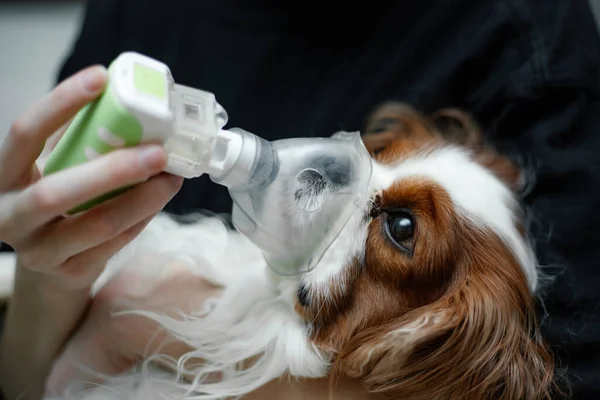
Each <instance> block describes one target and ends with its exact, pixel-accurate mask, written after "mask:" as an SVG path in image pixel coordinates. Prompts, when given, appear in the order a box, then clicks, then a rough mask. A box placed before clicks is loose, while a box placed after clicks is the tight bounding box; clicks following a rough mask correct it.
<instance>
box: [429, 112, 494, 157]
mask: <svg viewBox="0 0 600 400" xmlns="http://www.w3.org/2000/svg"><path fill="white" fill-rule="evenodd" d="M430 120H431V122H432V123H433V124H434V125H435V127H436V129H437V130H438V131H439V132H440V134H441V136H442V137H443V138H444V139H445V140H447V141H448V142H451V143H455V144H458V145H460V146H465V147H468V148H471V149H475V150H478V149H481V148H482V147H483V146H484V140H483V135H482V131H481V127H480V126H479V124H477V122H475V120H474V119H473V118H472V117H471V116H470V115H469V114H467V113H466V112H464V111H461V110H458V109H455V108H443V109H441V110H438V111H436V112H435V113H433V114H432V115H431V116H430Z"/></svg>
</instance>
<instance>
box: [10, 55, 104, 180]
mask: <svg viewBox="0 0 600 400" xmlns="http://www.w3.org/2000/svg"><path fill="white" fill-rule="evenodd" d="M107 77H108V74H107V71H106V68H104V67H103V66H93V67H89V68H86V69H84V70H82V71H80V72H79V73H77V74H75V75H73V76H71V77H69V78H67V79H65V80H64V81H63V82H61V83H60V84H59V85H58V86H57V87H56V88H54V90H52V91H51V92H50V93H48V94H47V95H46V96H44V97H43V98H42V99H41V100H39V101H38V102H37V103H36V104H34V105H32V106H31V107H29V108H28V109H27V110H26V111H25V112H24V113H23V114H21V116H19V117H18V118H17V119H16V120H15V122H14V123H13V124H12V126H11V129H10V131H9V133H8V135H7V137H6V139H5V141H4V144H3V145H2V147H0V183H1V186H3V189H7V188H10V185H11V183H12V182H14V181H15V180H16V179H18V178H19V177H21V176H23V174H24V173H26V172H27V171H29V170H30V169H31V166H32V165H33V164H34V163H35V160H36V159H37V158H38V157H39V155H40V153H41V152H42V149H43V148H44V144H45V142H46V139H47V138H48V137H50V136H51V135H52V134H53V133H54V132H55V131H56V130H58V129H59V128H60V127H61V126H63V125H64V124H66V123H67V122H68V121H69V120H70V119H71V118H73V117H74V116H75V114H77V112H78V111H79V110H80V109H81V108H83V107H84V106H85V105H86V104H87V103H89V102H90V101H92V100H94V99H95V98H97V97H98V95H99V94H100V93H102V91H103V90H104V87H105V85H106V81H107ZM6 186H7V187H6Z"/></svg>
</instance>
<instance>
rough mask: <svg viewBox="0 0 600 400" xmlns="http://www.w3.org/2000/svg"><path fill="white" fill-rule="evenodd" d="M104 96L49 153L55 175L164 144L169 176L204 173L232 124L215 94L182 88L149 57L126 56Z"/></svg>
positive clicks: (113, 69)
mask: <svg viewBox="0 0 600 400" xmlns="http://www.w3.org/2000/svg"><path fill="white" fill-rule="evenodd" d="M108 72H109V78H108V84H107V87H106V89H105V91H104V93H103V94H102V95H101V96H100V97H99V98H98V99H97V100H96V101H94V102H93V103H91V104H88V105H87V106H86V107H84V108H83V109H82V110H80V112H79V113H78V114H77V115H76V117H75V118H74V120H73V121H72V122H71V124H70V125H69V127H68V129H67V131H66V132H65V134H64V136H63V137H62V138H61V140H60V141H59V142H58V144H57V145H56V147H55V149H54V150H53V151H52V153H51V154H50V155H49V157H48V159H47V160H46V163H45V165H44V174H45V175H49V174H52V173H55V172H58V171H61V170H64V169H66V168H69V167H73V166H75V165H79V164H82V163H85V162H87V161H90V160H93V159H94V158H96V157H99V156H101V155H103V154H106V153H108V152H110V151H114V150H116V149H120V148H125V147H132V146H137V145H139V144H142V143H161V144H164V145H165V148H166V149H167V151H168V152H169V150H170V149H174V150H175V151H171V152H169V153H170V154H169V161H168V166H167V168H166V170H165V171H166V172H170V173H173V174H176V175H180V176H183V177H186V178H191V177H195V176H200V175H202V174H203V173H204V172H206V171H204V170H205V169H207V168H208V167H207V166H204V165H203V164H206V163H209V162H210V154H211V152H212V150H213V148H214V145H215V142H216V139H217V135H218V133H219V131H220V130H221V128H222V127H223V126H224V125H225V123H226V122H227V114H226V112H225V110H224V109H223V108H222V107H221V106H220V105H219V104H218V103H217V102H216V99H215V96H214V95H213V94H212V93H209V92H205V91H202V90H198V89H194V88H190V87H186V86H183V85H179V84H176V83H175V82H174V81H173V77H172V76H171V73H170V70H169V68H168V67H167V66H166V65H165V64H163V63H161V62H159V61H157V60H154V59H152V58H149V57H146V56H144V55H141V54H138V53H133V52H126V53H122V54H121V55H120V56H119V57H117V58H116V59H115V60H114V61H113V62H112V63H111V65H110V66H109V68H108ZM127 189H128V187H125V188H121V189H119V190H116V191H114V192H112V193H107V194H105V195H103V196H101V197H99V198H96V199H93V200H91V201H89V202H87V203H85V204H82V205H80V206H78V207H76V208H75V209H73V210H70V212H69V213H70V214H73V213H77V212H80V211H85V210H87V209H89V208H91V207H93V206H95V205H97V204H99V203H101V202H103V201H106V200H108V199H110V198H113V197H114V196H116V195H118V194H120V193H122V192H123V191H125V190H127Z"/></svg>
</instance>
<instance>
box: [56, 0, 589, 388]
mask: <svg viewBox="0 0 600 400" xmlns="http://www.w3.org/2000/svg"><path fill="white" fill-rule="evenodd" d="M126 50H132V51H138V52H141V53H144V54H146V55H149V56H151V57H154V58H157V59H159V60H161V61H163V62H165V63H167V64H168V65H169V66H170V68H171V70H172V73H173V75H174V77H175V80H176V81H177V82H179V83H182V84H186V85H190V86H194V87H197V88H201V89H206V90H209V91H212V92H213V93H215V95H216V96H217V99H218V101H219V102H220V103H221V104H222V105H223V106H224V107H225V109H226V110H227V112H228V113H229V116H230V122H229V123H228V125H227V126H229V127H233V126H237V127H241V128H244V129H246V130H249V131H251V132H254V133H256V134H258V135H260V136H263V137H265V138H267V139H271V140H272V139H279V138H284V137H296V136H313V135H315V136H328V135H330V134H332V133H333V132H335V131H337V130H340V129H344V130H360V129H362V127H363V124H364V122H365V118H366V117H367V115H368V114H369V112H370V111H371V110H372V109H373V108H374V107H375V106H377V105H378V104H379V103H381V102H383V101H386V100H399V101H404V102H407V103H410V104H411V105H413V106H415V107H417V108H419V109H421V110H423V111H425V112H428V111H433V110H435V109H438V108H440V107H445V106H450V107H460V108H463V109H465V110H467V111H469V112H471V113H472V114H474V116H475V117H476V118H477V119H478V121H479V122H480V123H481V125H482V126H483V127H484V129H485V131H486V135H487V136H488V138H490V139H491V140H492V141H494V142H495V143H496V144H497V145H498V146H499V147H500V149H501V150H504V151H507V152H509V153H511V154H516V155H518V156H519V157H520V159H522V160H525V161H527V162H528V163H529V165H535V166H536V168H537V185H536V186H535V187H534V189H533V190H532V191H531V192H530V193H529V194H528V195H527V197H526V203H527V206H528V207H529V208H530V210H531V212H532V215H533V220H534V222H535V224H533V227H532V229H533V231H534V234H535V235H536V239H537V241H536V246H537V251H538V254H539V257H540V261H541V262H542V264H543V265H547V266H548V268H549V270H550V272H552V273H557V272H560V274H559V275H558V276H557V277H556V279H555V281H554V283H553V284H552V285H551V286H550V287H549V288H548V289H547V291H546V295H545V307H546V310H547V311H548V313H549V315H548V316H547V317H546V318H545V319H544V321H543V322H544V324H543V328H544V334H545V336H546V338H547V339H548V340H549V341H550V342H551V344H552V345H553V348H554V351H555V352H557V356H558V358H559V362H560V363H561V365H563V366H567V367H568V372H569V377H570V378H571V379H570V380H571V385H572V386H573V388H574V389H575V393H574V394H575V398H590V399H591V398H600V356H598V354H600V314H599V312H600V289H599V288H600V268H599V267H598V263H599V262H600V240H599V235H600V234H599V233H598V232H600V211H599V210H600V41H599V38H598V34H597V31H596V27H595V24H594V21H593V17H592V14H591V11H590V9H589V5H588V2H587V1H585V0H568V1H561V0H554V1H551V0H545V1H544V0H483V1H482V0H453V1H449V0H429V1H424V0H423V1H408V0H406V1H392V2H382V1H371V2H368V3H364V2H356V3H354V5H353V3H352V2H343V3H337V2H324V1H320V2H315V1H312V0H310V1H303V2H284V1H267V0H252V1H241V0H202V1H199V0H194V1H192V0H189V1H187V0H171V1H160V0H89V1H88V4H87V8H86V13H85V21H84V24H83V28H82V30H81V33H80V35H79V38H78V40H77V42H76V44H75V46H74V48H73V51H72V53H71V55H70V56H69V57H68V59H67V60H66V62H65V64H64V66H63V68H62V69H61V71H60V79H63V78H65V77H66V76H68V75H70V74H73V73H75V72H76V71H77V70H79V69H81V68H83V67H86V66H88V65H90V64H93V63H103V64H105V65H108V64H109V63H110V62H111V61H112V60H113V59H114V58H115V57H116V56H117V55H118V54H119V53H120V52H122V51H126ZM230 208H231V199H230V198H229V196H228V194H227V192H226V190H225V189H224V188H222V187H220V186H217V185H215V184H213V183H212V182H211V181H210V180H209V179H208V178H207V177H201V178H198V179H194V180H188V181H186V182H185V184H184V186H183V189H182V190H181V192H180V193H179V194H178V195H177V196H176V197H175V198H174V199H173V200H172V201H171V202H170V203H169V205H168V207H167V210H169V211H171V212H175V213H187V212H191V211H194V210H198V209H209V210H211V211H214V212H219V213H220V212H229V211H230ZM594 354H596V355H594Z"/></svg>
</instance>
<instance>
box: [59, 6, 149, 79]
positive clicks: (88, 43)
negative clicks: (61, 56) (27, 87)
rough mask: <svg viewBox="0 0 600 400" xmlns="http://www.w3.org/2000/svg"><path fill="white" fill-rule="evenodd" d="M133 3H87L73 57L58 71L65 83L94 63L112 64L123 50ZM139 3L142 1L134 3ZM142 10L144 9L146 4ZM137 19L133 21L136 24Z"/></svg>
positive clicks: (71, 50)
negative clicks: (129, 6)
mask: <svg viewBox="0 0 600 400" xmlns="http://www.w3.org/2000/svg"><path fill="white" fill-rule="evenodd" d="M131 2H132V1H131V0H126V1H123V0H87V1H86V3H85V8H84V11H83V12H84V15H83V20H82V23H81V27H80V30H79V32H78V33H77V37H76V39H75V42H74V44H73V47H72V48H71V49H70V52H69V55H68V56H67V58H66V59H65V61H64V62H63V64H62V66H61V67H60V70H59V72H58V76H57V81H62V80H63V79H65V78H67V77H68V76H70V75H72V74H74V73H76V72H77V71H79V70H80V69H82V68H85V67H88V66H90V65H92V64H103V65H106V66H108V64H109V63H110V62H111V61H112V60H114V59H115V58H116V57H117V56H118V55H119V53H121V51H122V50H123V46H124V42H125V38H124V26H123V25H124V24H123V22H124V16H125V14H124V13H123V11H124V7H125V5H126V4H128V3H131ZM134 2H137V3H139V1H136V0H134ZM140 10H143V5H142V6H141V8H140ZM134 21H135V20H131V21H130V22H131V23H134Z"/></svg>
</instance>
